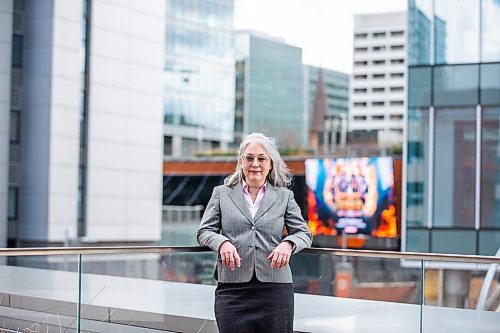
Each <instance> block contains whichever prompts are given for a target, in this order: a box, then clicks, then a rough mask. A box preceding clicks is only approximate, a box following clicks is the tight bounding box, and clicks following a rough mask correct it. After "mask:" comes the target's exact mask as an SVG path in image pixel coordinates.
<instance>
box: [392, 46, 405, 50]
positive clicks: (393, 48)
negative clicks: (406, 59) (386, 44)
mask: <svg viewBox="0 0 500 333" xmlns="http://www.w3.org/2000/svg"><path fill="white" fill-rule="evenodd" d="M404 48H405V47H404V45H391V50H392V51H397V50H402V49H404Z"/></svg>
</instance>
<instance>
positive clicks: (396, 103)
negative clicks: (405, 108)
mask: <svg viewBox="0 0 500 333" xmlns="http://www.w3.org/2000/svg"><path fill="white" fill-rule="evenodd" d="M385 105H386V102H385V101H373V102H371V106H385ZM388 105H390V106H402V105H404V102H403V101H401V100H397V101H389V104H388ZM354 106H355V107H359V108H365V107H367V106H368V102H354Z"/></svg>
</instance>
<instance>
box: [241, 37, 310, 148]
mask: <svg viewBox="0 0 500 333" xmlns="http://www.w3.org/2000/svg"><path fill="white" fill-rule="evenodd" d="M236 54H237V56H236V60H237V61H236V68H237V72H236V73H237V74H236V88H237V91H236V97H237V100H236V115H237V117H236V126H237V127H236V130H237V134H236V137H237V140H236V142H235V144H236V145H238V144H239V142H238V138H241V137H243V136H245V135H246V134H248V133H252V132H260V133H264V134H266V135H268V136H271V137H273V138H275V139H276V142H277V144H278V146H279V147H280V148H303V147H305V146H306V144H307V129H308V125H307V123H306V122H305V117H304V116H305V115H304V81H303V77H304V76H303V70H302V68H303V67H302V66H303V65H302V49H301V48H298V47H295V46H292V45H288V44H285V43H284V42H283V41H282V40H280V39H276V38H273V37H270V36H268V35H264V34H259V33H254V32H249V31H240V32H238V33H237V34H236ZM239 130H241V132H239ZM238 132H239V133H238Z"/></svg>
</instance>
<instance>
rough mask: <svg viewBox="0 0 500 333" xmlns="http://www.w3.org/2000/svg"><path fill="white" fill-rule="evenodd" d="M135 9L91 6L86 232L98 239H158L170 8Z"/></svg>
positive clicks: (124, 4) (103, 0)
mask: <svg viewBox="0 0 500 333" xmlns="http://www.w3.org/2000/svg"><path fill="white" fill-rule="evenodd" d="M137 6H138V4H137V2H134V1H109V0H96V1H95V3H94V7H93V30H92V36H93V39H92V48H91V50H92V63H91V95H90V106H91V107H90V123H89V135H90V141H89V165H88V168H89V179H88V188H87V197H88V206H87V209H88V210H87V213H88V214H87V230H88V236H89V237H91V238H95V239H100V240H104V239H106V240H116V241H148V240H150V241H151V240H157V239H159V238H160V237H161V207H162V206H161V204H162V193H161V183H162V158H163V146H162V138H163V126H162V123H163V66H164V64H163V60H164V45H163V43H164V39H165V38H164V34H165V32H164V30H165V23H164V15H165V2H164V1H157V0H155V1H148V4H147V6H144V4H143V3H141V4H140V6H139V7H140V8H139V9H137V8H136V7H137ZM146 7H147V8H146ZM155 41H156V43H155ZM114 115H120V116H114ZM118 147H120V148H118ZM116 152H119V154H118V156H117V155H116ZM103 184H107V187H108V188H106V187H103ZM110 187H112V189H110ZM104 194H106V195H104ZM141 198H142V199H141ZM104 209H105V210H106V211H107V212H106V213H105V212H101V211H100V210H104ZM114 228H116V230H115V229H114ZM136 229H141V230H142V232H141V233H137V232H136ZM131 230H133V231H131Z"/></svg>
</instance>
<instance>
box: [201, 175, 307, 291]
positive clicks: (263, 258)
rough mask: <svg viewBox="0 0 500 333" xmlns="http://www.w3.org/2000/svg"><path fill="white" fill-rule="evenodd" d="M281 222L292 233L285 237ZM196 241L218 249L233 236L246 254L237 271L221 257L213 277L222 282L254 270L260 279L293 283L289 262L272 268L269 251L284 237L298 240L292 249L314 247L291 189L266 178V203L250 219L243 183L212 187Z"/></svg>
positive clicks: (244, 276)
mask: <svg viewBox="0 0 500 333" xmlns="http://www.w3.org/2000/svg"><path fill="white" fill-rule="evenodd" d="M283 227H285V228H286V230H287V231H288V236H286V237H285V238H283ZM197 238H198V243H199V244H200V245H203V246H208V247H209V248H211V249H212V250H213V251H215V252H216V253H219V247H220V246H221V244H222V243H223V242H224V241H226V240H229V241H231V243H233V245H234V246H235V247H236V249H237V250H238V253H239V255H240V257H241V259H242V262H241V267H239V268H238V267H236V268H235V269H234V271H232V270H231V269H229V268H227V267H225V266H224V265H222V263H221V262H220V260H218V261H217V267H216V269H215V273H214V277H215V279H216V280H218V281H219V282H248V281H250V279H251V278H252V275H253V272H254V270H255V273H256V275H257V278H258V279H259V281H262V282H281V283H291V282H292V272H291V270H290V266H289V265H286V266H284V267H283V268H280V269H275V268H271V261H270V260H268V259H267V256H269V254H270V253H271V252H272V251H273V250H274V249H275V248H276V246H278V244H279V243H280V242H282V241H284V240H287V241H291V242H293V243H294V244H295V248H294V251H293V253H297V252H299V251H300V250H302V249H303V248H305V247H309V246H311V243H312V234H311V232H310V231H309V229H308V227H307V224H306V222H305V221H304V219H303V218H302V214H301V212H300V208H299V206H298V205H297V203H296V202H295V199H294V197H293V192H292V191H290V190H288V189H285V188H276V187H274V186H272V185H271V184H269V183H267V187H266V193H265V196H264V199H263V201H262V205H261V206H260V208H259V210H258V211H257V213H256V214H255V217H254V218H252V215H251V214H250V210H249V209H248V206H247V204H246V202H245V197H244V195H243V187H242V184H241V182H240V183H238V184H237V185H236V186H234V188H231V187H228V186H226V185H221V186H217V187H215V188H214V190H213V193H212V197H211V198H210V201H209V203H208V205H207V208H206V209H205V213H204V214H203V217H202V219H201V223H200V228H199V229H198V237H197Z"/></svg>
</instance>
